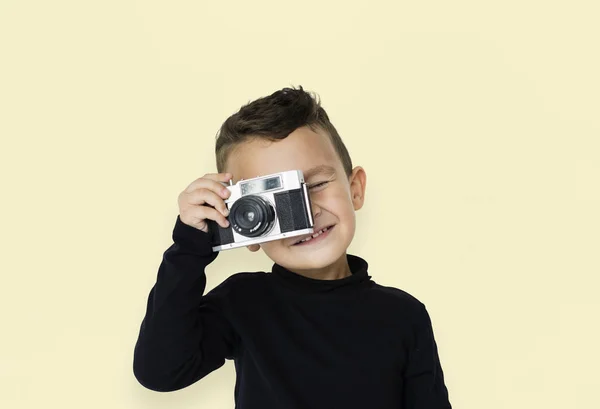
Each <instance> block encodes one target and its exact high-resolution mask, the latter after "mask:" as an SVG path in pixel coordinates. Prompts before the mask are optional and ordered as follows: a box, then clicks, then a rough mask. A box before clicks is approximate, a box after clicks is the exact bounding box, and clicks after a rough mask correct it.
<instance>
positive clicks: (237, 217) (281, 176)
mask: <svg viewBox="0 0 600 409" xmlns="http://www.w3.org/2000/svg"><path fill="white" fill-rule="evenodd" d="M226 187H227V189H229V191H230V193H231V194H230V195H229V198H228V199H227V200H225V204H226V205H227V208H228V209H229V216H228V217H227V220H228V221H229V227H227V228H223V227H221V226H220V225H219V224H218V223H217V222H215V221H213V220H207V222H208V227H209V231H210V232H211V234H212V240H213V251H223V250H229V249H233V248H236V247H242V246H249V245H251V244H259V243H264V242H267V241H273V240H280V239H283V238H287V237H294V236H300V235H303V234H312V233H314V231H313V226H314V222H313V218H312V209H311V204H310V196H309V194H308V188H307V186H306V183H305V182H304V175H303V174H302V171H300V170H290V171H286V172H280V173H274V174H272V175H267V176H259V177H256V178H253V179H247V180H241V181H239V182H238V183H236V184H235V185H232V184H230V185H226Z"/></svg>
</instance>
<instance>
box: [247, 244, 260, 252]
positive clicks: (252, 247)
mask: <svg viewBox="0 0 600 409" xmlns="http://www.w3.org/2000/svg"><path fill="white" fill-rule="evenodd" d="M246 248H247V249H248V250H250V251H251V252H253V253H254V252H255V251H258V250H259V249H260V244H251V245H249V246H246Z"/></svg>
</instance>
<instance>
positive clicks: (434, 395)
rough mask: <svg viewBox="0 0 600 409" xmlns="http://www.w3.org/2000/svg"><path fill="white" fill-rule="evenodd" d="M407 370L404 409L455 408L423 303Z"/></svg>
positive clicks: (415, 328)
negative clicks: (445, 382) (452, 404)
mask: <svg viewBox="0 0 600 409" xmlns="http://www.w3.org/2000/svg"><path fill="white" fill-rule="evenodd" d="M419 314H420V315H419V316H418V319H417V321H416V324H415V326H414V336H413V338H412V341H413V342H412V343H411V344H412V345H411V346H410V350H409V354H408V363H407V366H406V370H405V373H404V406H403V407H404V408H405V409H452V406H451V405H450V401H449V400H448V390H447V388H446V385H445V384H444V373H443V371H442V366H441V364H440V359H439V356H438V349H437V344H436V342H435V337H434V334H433V328H432V325H431V319H430V317H429V314H428V312H427V309H426V308H425V305H423V304H421V308H420V313H419Z"/></svg>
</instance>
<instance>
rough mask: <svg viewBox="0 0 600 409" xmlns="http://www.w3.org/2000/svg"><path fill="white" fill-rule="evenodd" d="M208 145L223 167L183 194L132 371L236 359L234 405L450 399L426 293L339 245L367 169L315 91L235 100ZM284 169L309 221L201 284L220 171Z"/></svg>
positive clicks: (167, 372) (435, 403)
mask: <svg viewBox="0 0 600 409" xmlns="http://www.w3.org/2000/svg"><path fill="white" fill-rule="evenodd" d="M216 157H217V170H218V172H219V173H218V174H209V175H205V176H204V177H202V178H199V179H197V180H195V181H194V182H192V183H191V184H190V185H189V186H188V187H187V188H186V189H185V190H184V191H183V192H181V194H180V195H179V200H178V203H179V211H180V213H179V215H178V217H177V220H176V222H175V227H174V230H173V241H174V244H173V245H172V246H171V247H169V248H168V249H167V250H166V252H165V253H164V257H163V260H162V263H161V265H160V267H159V270H158V278H157V282H156V284H155V285H154V288H153V289H152V290H151V291H150V295H149V297H148V304H147V311H146V315H145V318H144V320H143V322H142V325H141V329H140V334H139V339H138V341H137V344H136V347H135V353H134V363H133V369H134V373H135V376H136V378H137V379H138V381H139V382H140V383H141V384H142V385H144V386H145V387H147V388H149V389H152V390H156V391H174V390H177V389H181V388H184V387H186V386H188V385H190V384H192V383H194V382H196V381H198V380H199V379H201V378H203V377H204V376H206V375H208V374H209V373H210V372H212V371H214V370H216V369H217V368H219V367H221V366H222V365H223V364H224V363H225V360H226V359H233V360H234V362H235V368H236V374H237V376H236V385H235V393H234V396H235V403H236V408H239V409H269V408H282V409H283V408H285V409H288V408H294V409H295V408H299V409H319V408H327V409H330V408H344V409H351V408H373V409H387V408H389V409H392V408H394V409H399V408H406V409H424V408H427V409H448V408H451V405H450V403H449V401H448V392H447V389H446V386H445V384H444V378H443V372H442V368H441V366H440V361H439V358H438V352H437V346H436V343H435V340H434V335H433V331H432V325H431V321H430V318H429V315H428V313H427V310H426V309H425V306H424V305H423V304H422V303H421V302H420V301H418V300H417V299H416V298H414V297H412V296H411V295H409V294H408V293H406V292H404V291H402V290H399V289H395V288H390V287H382V286H380V285H378V284H376V283H375V282H374V281H373V280H371V277H370V276H369V275H368V273H367V263H366V261H365V260H363V259H362V258H360V257H357V256H353V255H348V254H346V249H347V248H348V246H349V245H350V242H351V241H352V238H353V236H354V231H355V214H354V212H355V211H356V210H359V209H360V208H361V207H362V205H363V202H364V195H365V186H366V174H365V171H364V170H363V169H362V168H361V167H360V166H357V167H354V168H353V167H352V162H351V160H350V156H349V154H348V151H347V150H346V147H345V146H344V144H343V142H342V140H341V138H340V136H339V135H338V133H337V131H336V130H335V128H334V126H333V125H332V124H331V122H330V121H329V118H328V116H327V114H326V112H325V111H324V109H323V108H322V107H321V106H320V103H319V101H318V100H316V99H315V98H314V97H313V96H312V95H311V94H309V93H307V92H305V91H304V90H303V89H302V87H299V89H294V88H284V89H283V90H280V91H277V92H275V93H273V94H272V95H270V96H267V97H264V98H260V99H258V100H256V101H254V102H252V103H249V104H247V105H246V106H243V107H242V108H241V109H240V111H239V112H238V113H236V114H234V115H232V116H231V117H230V118H228V119H227V120H226V121H225V123H224V124H223V126H222V127H221V130H220V132H219V135H218V138H217V142H216ZM292 169H300V170H302V171H303V173H304V178H305V182H306V183H307V185H308V186H309V194H310V197H311V204H312V212H313V219H314V232H315V233H314V234H313V235H312V236H309V235H306V236H300V237H291V238H288V239H282V240H276V241H271V242H265V243H262V244H260V245H253V246H249V247H248V248H249V249H250V250H251V251H257V250H258V249H259V248H262V249H263V251H264V252H265V253H266V255H267V256H268V257H269V258H270V259H271V260H273V262H274V265H273V268H272V271H271V272H270V273H266V272H255V273H249V272H242V273H238V274H234V275H232V276H231V277H229V278H228V279H227V280H225V281H224V282H223V283H221V284H220V285H219V286H217V287H216V288H215V289H213V290H212V291H210V292H208V293H207V294H204V290H205V286H206V276H205V273H204V269H205V267H206V266H207V265H208V264H210V263H211V262H212V261H213V260H214V259H215V258H216V257H217V254H218V253H214V252H212V247H211V236H210V234H209V230H208V226H207V222H206V220H207V219H210V220H214V221H215V222H217V223H219V224H220V225H221V226H223V227H227V225H228V221H227V219H226V216H227V208H226V206H225V203H224V201H223V200H224V199H225V198H227V197H228V193H229V192H228V190H227V189H224V186H223V185H222V184H221V183H220V182H228V181H230V180H231V181H232V182H233V183H237V182H238V181H239V180H241V179H250V178H254V177H256V176H264V175H268V174H272V173H277V172H281V171H286V170H292ZM309 237H310V239H309V240H305V241H303V242H302V243H298V242H299V240H301V239H307V238H309ZM233 251H237V250H233Z"/></svg>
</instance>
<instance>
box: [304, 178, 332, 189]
mask: <svg viewBox="0 0 600 409" xmlns="http://www.w3.org/2000/svg"><path fill="white" fill-rule="evenodd" d="M328 183H329V181H327V180H326V181H324V182H319V183H315V184H312V185H309V186H308V188H309V189H314V188H317V187H322V186H325V185H327V184H328Z"/></svg>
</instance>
